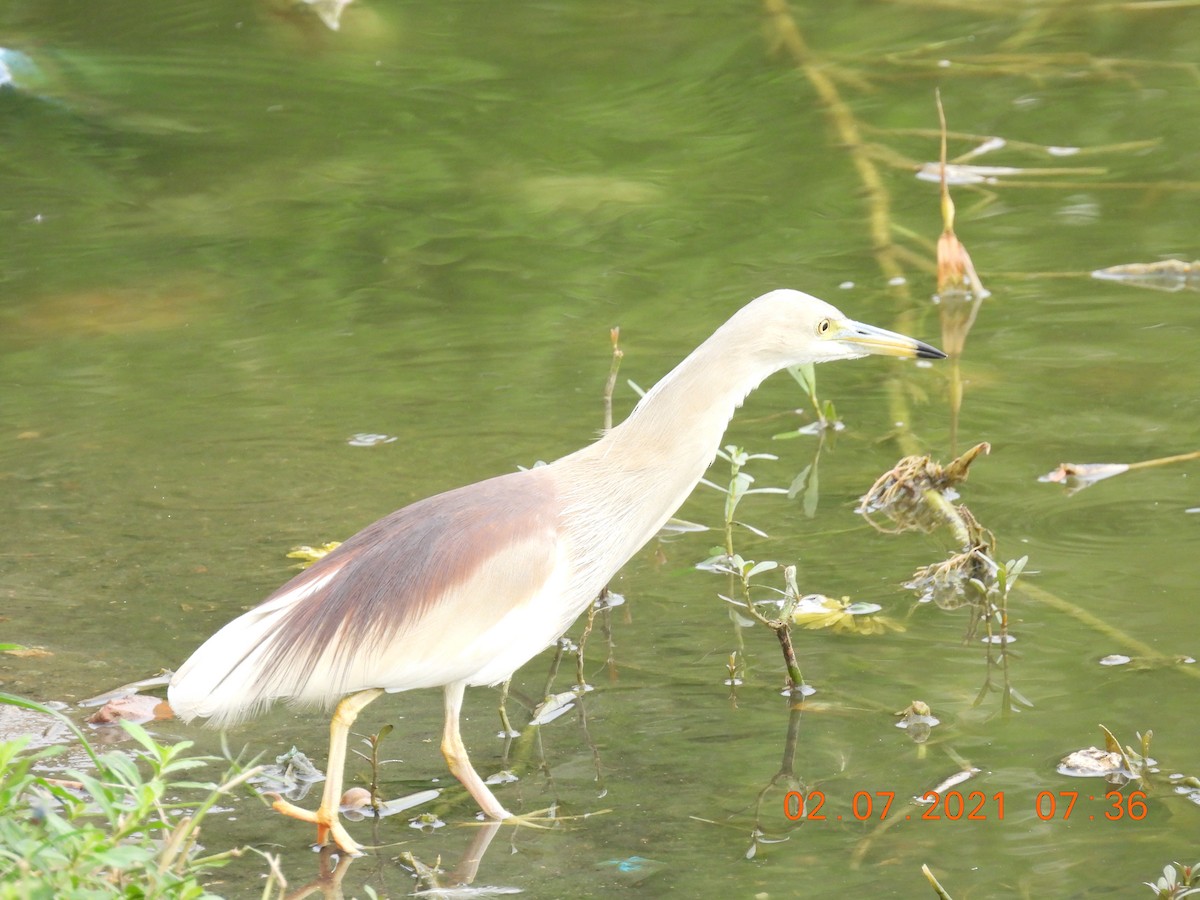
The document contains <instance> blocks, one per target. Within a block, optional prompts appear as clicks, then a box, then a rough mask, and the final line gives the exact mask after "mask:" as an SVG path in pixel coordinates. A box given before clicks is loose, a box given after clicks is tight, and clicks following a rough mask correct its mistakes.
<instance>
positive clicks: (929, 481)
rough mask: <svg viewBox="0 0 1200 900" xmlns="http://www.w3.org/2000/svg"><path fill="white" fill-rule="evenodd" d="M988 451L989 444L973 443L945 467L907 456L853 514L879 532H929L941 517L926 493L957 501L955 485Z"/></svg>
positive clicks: (920, 458)
mask: <svg viewBox="0 0 1200 900" xmlns="http://www.w3.org/2000/svg"><path fill="white" fill-rule="evenodd" d="M991 450H992V446H991V444H988V443H981V444H976V445H975V446H974V447H972V448H971V449H970V450H968V451H967V452H966V453H964V454H963V455H962V456H960V457H958V458H957V459H955V460H953V461H952V462H951V463H950V464H949V465H947V466H945V467H943V466H942V465H941V464H939V463H936V462H934V461H933V460H932V459H930V458H929V457H928V456H906V457H904V458H903V459H901V460H900V461H899V462H898V463H896V465H895V466H893V467H892V468H891V469H889V470H888V471H887V472H884V473H883V474H882V475H880V476H879V478H877V479H876V480H875V483H874V484H873V485H871V489H870V490H868V491H867V493H866V494H864V495H863V497H862V499H861V500H859V506H858V509H857V510H856V512H858V513H860V514H861V515H862V516H863V517H864V518H866V520H867V521H868V522H870V523H871V524H872V525H873V526H875V528H876V529H877V530H879V531H885V532H891V533H899V532H902V531H914V530H915V531H932V530H933V529H934V528H936V527H937V526H938V525H939V524H941V523H942V522H943V521H944V517H943V516H942V514H941V513H940V512H939V511H935V510H933V509H931V507H930V504H929V503H928V501H927V498H926V493H927V492H930V491H932V492H934V493H936V494H940V495H941V496H942V497H944V498H945V499H947V500H951V499H955V498H957V496H958V494H957V492H956V491H954V487H955V485H958V484H961V483H962V482H964V481H966V480H967V475H968V470H969V469H970V467H971V463H973V462H974V461H975V459H976V458H977V457H979V456H981V455H983V456H986V455H987V454H988V453H990V452H991ZM875 513H884V514H885V515H886V516H887V517H888V518H889V519H891V520H892V522H893V524H894V526H895V527H893V528H889V527H885V526H882V525H880V524H879V523H878V522H876V521H875V520H874V519H873V518H872V516H873V515H874V514H875Z"/></svg>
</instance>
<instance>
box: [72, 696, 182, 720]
mask: <svg viewBox="0 0 1200 900" xmlns="http://www.w3.org/2000/svg"><path fill="white" fill-rule="evenodd" d="M174 715H175V714H174V712H172V710H171V707H170V706H169V705H168V703H167V701H166V700H164V699H162V698H161V697H152V696H150V695H149V694H130V695H128V696H125V697H115V698H113V699H112V700H109V701H108V702H107V703H105V704H104V705H103V706H102V707H100V708H99V709H98V710H96V711H95V712H94V713H92V714H91V715H90V716H88V717H87V720H86V721H87V723H88V724H89V725H115V724H116V723H117V722H134V723H136V724H138V725H141V724H143V723H145V722H153V721H154V720H155V719H170V718H172V717H173V716H174Z"/></svg>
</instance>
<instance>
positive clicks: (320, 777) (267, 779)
mask: <svg viewBox="0 0 1200 900" xmlns="http://www.w3.org/2000/svg"><path fill="white" fill-rule="evenodd" d="M324 780H325V775H324V773H323V772H321V770H320V769H318V768H317V767H316V766H314V765H313V764H312V762H311V761H310V760H309V758H308V757H307V756H305V755H304V754H303V753H301V752H300V751H299V750H297V749H296V748H295V747H293V748H292V749H291V750H289V751H288V752H287V753H284V754H281V755H279V756H277V757H275V763H274V764H273V765H266V766H263V767H262V770H261V771H260V772H259V773H258V774H257V775H255V776H254V777H253V778H251V779H250V782H251V783H252V784H256V785H258V786H259V792H260V793H268V792H269V793H275V794H281V795H283V796H284V797H287V798H288V799H289V800H300V799H303V797H304V795H305V794H307V793H308V791H309V789H310V788H311V787H312V786H313V784H315V783H316V782H318V781H324Z"/></svg>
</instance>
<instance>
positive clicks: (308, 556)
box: [287, 541, 342, 569]
mask: <svg viewBox="0 0 1200 900" xmlns="http://www.w3.org/2000/svg"><path fill="white" fill-rule="evenodd" d="M340 546H342V542H341V541H326V542H325V543H324V544H321V545H320V546H317V547H310V546H309V545H308V544H302V545H301V546H299V547H293V548H292V549H291V550H290V551H288V555H287V556H288V559H298V560H300V566H299V568H301V569H307V568H308V567H309V566H311V565H312V564H313V563H315V562H316V561H317V560H318V559H321V558H322V557H325V556H328V555H329V554H330V553H332V552H333V551H334V550H336V549H337V548H338V547H340Z"/></svg>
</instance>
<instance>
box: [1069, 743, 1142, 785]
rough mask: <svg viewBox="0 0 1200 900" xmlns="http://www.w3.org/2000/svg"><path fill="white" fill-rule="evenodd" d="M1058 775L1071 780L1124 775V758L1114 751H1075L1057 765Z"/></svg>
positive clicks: (1094, 749)
mask: <svg viewBox="0 0 1200 900" xmlns="http://www.w3.org/2000/svg"><path fill="white" fill-rule="evenodd" d="M1058 773H1059V774H1060V775H1070V776H1071V777H1072V778H1107V777H1109V776H1111V775H1126V774H1128V773H1127V772H1126V771H1125V761H1124V758H1123V757H1122V756H1121V754H1120V753H1118V752H1117V751H1115V750H1101V749H1100V748H1099V747H1088V748H1087V749H1086V750H1075V751H1073V752H1071V753H1068V754H1067V755H1066V756H1064V757H1063V758H1062V759H1061V760H1060V761H1059V763H1058Z"/></svg>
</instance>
